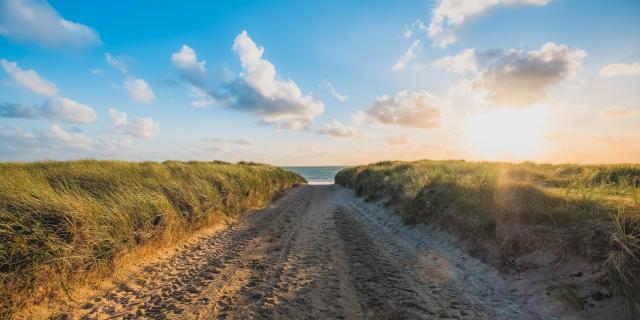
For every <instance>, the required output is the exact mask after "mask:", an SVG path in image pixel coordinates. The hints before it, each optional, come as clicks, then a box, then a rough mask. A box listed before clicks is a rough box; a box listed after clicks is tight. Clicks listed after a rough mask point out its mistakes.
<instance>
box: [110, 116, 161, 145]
mask: <svg viewBox="0 0 640 320" xmlns="http://www.w3.org/2000/svg"><path fill="white" fill-rule="evenodd" d="M109 119H110V120H111V125H112V126H113V128H114V129H116V130H117V132H118V133H120V134H124V135H128V136H130V137H133V138H142V139H147V140H150V139H153V138H155V136H156V134H157V133H158V131H159V130H160V125H159V124H158V123H157V122H155V121H153V119H151V118H147V117H142V118H135V119H133V121H132V122H129V119H128V117H127V114H126V113H124V112H121V111H118V110H116V109H114V108H110V109H109Z"/></svg>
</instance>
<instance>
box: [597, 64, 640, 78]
mask: <svg viewBox="0 0 640 320" xmlns="http://www.w3.org/2000/svg"><path fill="white" fill-rule="evenodd" d="M600 75H601V76H603V77H607V78H611V77H620V76H637V75H640V63H637V62H634V63H612V64H608V65H606V66H604V67H602V69H600Z"/></svg>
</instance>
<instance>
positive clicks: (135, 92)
mask: <svg viewBox="0 0 640 320" xmlns="http://www.w3.org/2000/svg"><path fill="white" fill-rule="evenodd" d="M124 88H125V89H126V90H127V92H129V96H131V99H133V101H136V102H140V103H152V102H153V101H154V100H155V99H156V95H155V93H154V92H153V90H151V87H150V86H149V84H148V83H147V82H146V81H145V80H144V79H137V78H133V77H127V78H126V79H125V80H124Z"/></svg>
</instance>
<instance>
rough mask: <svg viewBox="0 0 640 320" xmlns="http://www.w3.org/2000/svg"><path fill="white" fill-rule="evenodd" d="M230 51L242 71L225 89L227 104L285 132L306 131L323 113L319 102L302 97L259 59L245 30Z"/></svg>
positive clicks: (259, 55) (288, 82)
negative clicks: (283, 129) (286, 130)
mask: <svg viewBox="0 0 640 320" xmlns="http://www.w3.org/2000/svg"><path fill="white" fill-rule="evenodd" d="M233 50H234V51H235V52H236V53H237V54H238V57H239V58H240V64H241V65H242V68H243V72H242V73H241V74H240V77H239V78H237V79H236V80H235V81H232V82H231V83H228V84H227V86H226V88H225V89H226V91H227V92H226V102H227V105H228V106H229V107H230V108H232V109H236V110H242V111H246V112H251V113H253V114H254V115H256V116H257V117H258V118H259V119H260V122H261V123H263V124H267V125H271V126H275V127H279V128H286V129H309V128H312V127H313V120H314V118H315V117H316V116H318V115H319V114H321V113H322V112H323V110H324V104H323V103H322V101H320V100H317V99H315V98H314V97H311V96H309V95H303V94H302V92H301V90H300V88H298V85H296V84H295V83H294V82H293V81H291V80H283V79H281V78H280V77H278V76H277V72H276V68H275V66H274V65H273V64H271V62H269V61H268V60H266V59H264V58H263V57H262V55H263V53H264V48H262V47H258V46H257V45H256V44H255V42H253V40H252V39H251V38H250V37H249V35H248V34H247V32H246V31H242V32H241V33H240V34H239V35H238V36H237V37H236V38H235V40H234V43H233Z"/></svg>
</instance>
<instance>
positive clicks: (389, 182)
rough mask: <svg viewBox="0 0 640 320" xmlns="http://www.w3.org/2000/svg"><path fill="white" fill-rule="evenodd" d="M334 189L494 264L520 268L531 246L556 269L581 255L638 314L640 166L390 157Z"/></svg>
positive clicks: (355, 170)
mask: <svg viewBox="0 0 640 320" xmlns="http://www.w3.org/2000/svg"><path fill="white" fill-rule="evenodd" d="M336 183H337V184H340V185H342V186H346V187H349V188H351V189H353V190H354V191H355V192H356V193H357V194H358V195H359V196H364V197H366V199H367V200H374V201H383V202H384V203H385V204H387V205H389V206H392V207H394V208H396V209H397V211H398V212H399V213H400V214H401V215H402V217H403V220H404V221H406V222H407V223H432V224H435V225H437V226H439V227H441V228H443V229H445V230H447V231H449V232H452V233H455V234H457V235H458V236H459V237H460V238H461V239H464V240H465V241H466V242H467V243H468V244H469V246H470V247H473V249H474V250H473V251H474V254H476V255H477V256H479V257H483V258H485V259H488V258H487V257H486V256H487V251H489V250H488V249H487V248H488V247H491V248H497V249H494V250H493V251H492V254H493V255H494V257H493V258H494V259H495V260H497V262H498V264H499V266H505V267H507V268H511V269H513V268H516V269H518V268H526V267H528V266H526V265H517V264H516V262H515V261H516V260H517V258H518V257H522V256H525V255H528V254H532V253H534V252H535V251H537V250H554V251H555V252H556V254H555V256H556V258H557V261H556V262H557V263H562V260H566V259H568V257H569V256H580V257H581V258H583V259H586V260H587V261H589V262H590V263H593V264H597V265H601V266H602V269H603V270H605V272H604V279H603V282H604V283H606V284H608V285H609V286H610V287H611V289H612V291H613V292H614V293H616V294H617V295H619V296H621V297H623V298H625V299H626V301H627V305H628V308H629V310H630V311H631V312H632V313H637V312H638V311H639V310H640V289H639V288H640V277H639V276H638V275H639V274H640V165H571V164H567V165H550V164H534V163H522V164H512V163H491V162H465V161H429V160H422V161H414V162H400V161H387V162H379V163H375V164H371V165H365V166H357V167H351V168H347V169H344V170H342V171H341V172H339V173H338V174H337V176H336ZM483 244H485V245H484V249H485V250H482V247H483ZM487 244H488V245H487ZM479 247H480V249H478V248H479ZM565 291H566V290H565ZM563 292H564V291H563Z"/></svg>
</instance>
